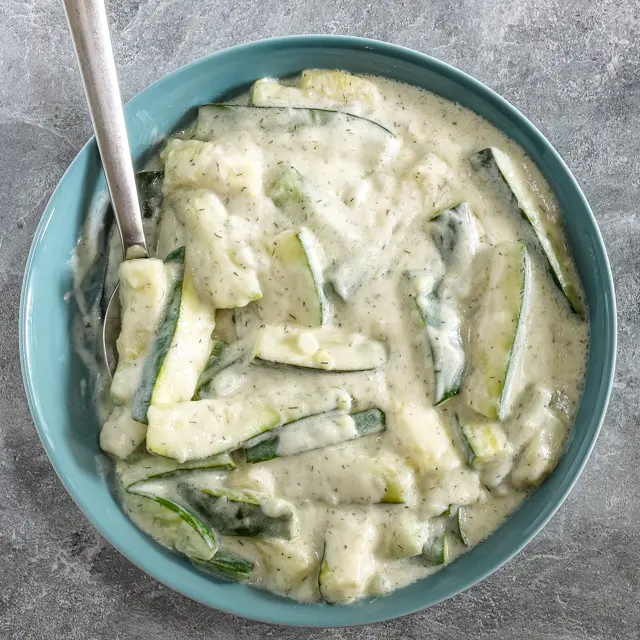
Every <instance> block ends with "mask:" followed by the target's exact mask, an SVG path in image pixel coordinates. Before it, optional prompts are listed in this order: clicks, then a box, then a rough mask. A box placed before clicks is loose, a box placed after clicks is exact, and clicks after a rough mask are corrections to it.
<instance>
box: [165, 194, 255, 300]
mask: <svg viewBox="0 0 640 640" xmlns="http://www.w3.org/2000/svg"><path fill="white" fill-rule="evenodd" d="M164 205H165V206H166V207H167V208H170V209H171V213H172V214H173V215H174V216H175V218H176V219H177V221H178V222H180V223H181V224H182V225H183V230H184V239H185V244H186V246H187V247H188V262H187V268H188V270H189V271H190V272H191V275H192V277H193V280H194V282H196V284H197V286H198V290H199V293H200V295H201V296H202V298H203V300H206V301H208V302H209V304H211V305H212V306H213V307H215V308H216V309H232V308H235V307H244V306H245V305H247V304H249V303H250V302H252V301H253V300H258V299H259V298H261V297H262V291H261V289H260V281H259V279H258V273H257V270H256V267H255V264H254V263H255V258H256V256H255V254H254V249H253V247H252V244H251V236H252V234H253V233H254V232H255V229H254V228H253V226H252V225H251V224H250V223H248V222H247V221H246V220H245V219H244V218H242V217H240V216H237V215H229V213H228V212H227V210H226V208H225V206H224V204H223V203H222V201H221V200H220V198H219V197H218V196H216V195H215V194H214V193H212V192H210V191H205V190H194V189H183V190H180V191H178V192H175V193H173V194H171V195H170V196H167V197H166V198H165V201H164ZM163 215H164V213H163Z"/></svg>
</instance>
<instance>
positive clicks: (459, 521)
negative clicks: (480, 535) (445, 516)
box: [456, 507, 471, 547]
mask: <svg viewBox="0 0 640 640" xmlns="http://www.w3.org/2000/svg"><path fill="white" fill-rule="evenodd" d="M467 526H468V525H467V510H466V509H465V508H464V507H460V508H459V509H458V510H457V512H456V532H457V534H458V537H459V538H460V541H461V542H462V544H463V545H464V546H465V547H470V546H471V541H470V539H469V536H468V534H467Z"/></svg>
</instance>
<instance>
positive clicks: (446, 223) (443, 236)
mask: <svg viewBox="0 0 640 640" xmlns="http://www.w3.org/2000/svg"><path fill="white" fill-rule="evenodd" d="M428 227H429V231H430V232H431V235H432V237H433V241H434V243H435V245H436V247H437V248H438V251H439V252H440V255H441V256H442V260H443V261H444V263H445V265H446V266H447V267H448V268H453V269H458V270H459V269H464V268H467V267H468V266H469V265H470V264H471V262H472V261H473V258H474V256H475V254H476V252H477V250H478V246H479V243H480V238H479V234H478V226H477V223H476V220H475V217H474V216H473V214H472V213H471V209H470V208H469V205H468V204H467V203H466V202H461V203H460V204H459V205H457V206H455V207H452V208H451V209H444V210H443V211H440V212H438V213H436V215H435V216H434V217H433V218H431V220H430V221H429V225H428Z"/></svg>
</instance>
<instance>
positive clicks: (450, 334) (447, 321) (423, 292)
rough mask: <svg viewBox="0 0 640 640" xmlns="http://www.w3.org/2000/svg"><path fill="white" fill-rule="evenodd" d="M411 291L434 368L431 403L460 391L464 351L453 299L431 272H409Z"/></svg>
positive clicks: (442, 400) (436, 403) (441, 400)
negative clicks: (433, 394) (433, 389)
mask: <svg viewBox="0 0 640 640" xmlns="http://www.w3.org/2000/svg"><path fill="white" fill-rule="evenodd" d="M408 275H409V280H410V282H411V288H412V293H413V296H414V299H415V302H416V306H417V307H418V311H419V312H420V317H421V319H422V323H423V325H424V328H425V331H426V334H427V340H428V341H429V347H430V349H431V357H432V359H433V366H434V369H435V387H436V388H435V397H434V404H435V405H439V404H442V403H443V402H446V401H447V400H448V399H449V398H451V397H453V396H455V395H457V394H458V393H460V389H461V388H462V379H463V374H464V366H465V354H464V349H463V347H462V339H461V337H460V315H459V312H458V309H457V304H456V301H455V300H454V299H453V297H452V296H450V295H448V294H447V293H446V291H445V290H443V287H442V286H441V284H442V280H436V279H434V277H433V273H432V272H431V271H428V270H427V271H410V272H409V274H408Z"/></svg>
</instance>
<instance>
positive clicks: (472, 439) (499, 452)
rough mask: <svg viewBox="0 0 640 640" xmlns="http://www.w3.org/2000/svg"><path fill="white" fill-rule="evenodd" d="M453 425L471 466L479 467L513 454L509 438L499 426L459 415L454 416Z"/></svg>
mask: <svg viewBox="0 0 640 640" xmlns="http://www.w3.org/2000/svg"><path fill="white" fill-rule="evenodd" d="M453 424H454V427H455V430H456V431H457V433H458V437H459V440H460V444H461V447H462V450H463V454H464V455H465V458H466V459H467V462H468V463H469V464H470V465H471V466H473V467H479V466H482V465H485V464H487V463H490V462H494V461H495V460H496V459H498V458H502V457H505V456H507V455H509V454H510V453H511V447H510V445H509V442H508V441H507V436H506V434H505V432H504V430H503V429H502V427H501V426H500V425H499V424H496V423H492V422H488V421H486V420H484V421H479V420H477V419H474V418H468V417H467V416H461V415H458V414H454V416H453Z"/></svg>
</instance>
